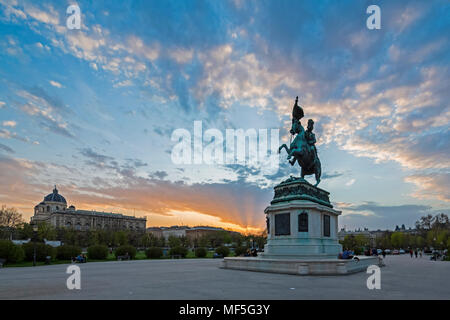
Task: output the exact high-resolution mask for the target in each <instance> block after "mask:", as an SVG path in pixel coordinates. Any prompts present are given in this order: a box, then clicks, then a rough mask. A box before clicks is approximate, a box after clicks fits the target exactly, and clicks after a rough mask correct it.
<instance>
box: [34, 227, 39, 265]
mask: <svg viewBox="0 0 450 320" xmlns="http://www.w3.org/2000/svg"><path fill="white" fill-rule="evenodd" d="M37 232H38V226H37V224H34V225H33V267H35V266H36V241H37Z"/></svg>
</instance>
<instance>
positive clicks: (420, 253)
mask: <svg viewBox="0 0 450 320" xmlns="http://www.w3.org/2000/svg"><path fill="white" fill-rule="evenodd" d="M419 255H420V257H421V258H422V250H420V251H419Z"/></svg>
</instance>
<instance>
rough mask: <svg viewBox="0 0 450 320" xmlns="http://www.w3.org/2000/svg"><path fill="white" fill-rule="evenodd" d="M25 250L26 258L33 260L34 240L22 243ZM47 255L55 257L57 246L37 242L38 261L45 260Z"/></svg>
mask: <svg viewBox="0 0 450 320" xmlns="http://www.w3.org/2000/svg"><path fill="white" fill-rule="evenodd" d="M22 248H23V250H24V251H25V260H26V261H33V252H34V243H33V242H32V241H30V242H28V243H25V244H23V245H22ZM47 256H51V257H52V259H54V258H55V256H56V254H55V248H53V247H52V246H49V245H48V244H45V243H42V242H37V243H36V261H45V258H46V257H47Z"/></svg>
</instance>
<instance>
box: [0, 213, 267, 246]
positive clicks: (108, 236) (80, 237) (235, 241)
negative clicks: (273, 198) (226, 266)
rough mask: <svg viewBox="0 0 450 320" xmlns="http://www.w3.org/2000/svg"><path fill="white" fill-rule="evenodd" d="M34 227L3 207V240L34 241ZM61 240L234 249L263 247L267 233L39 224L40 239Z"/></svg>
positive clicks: (0, 226) (76, 243) (0, 223)
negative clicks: (168, 232)
mask: <svg viewBox="0 0 450 320" xmlns="http://www.w3.org/2000/svg"><path fill="white" fill-rule="evenodd" d="M33 236H34V235H33V228H32V226H31V225H30V224H29V223H25V222H24V220H23V218H22V215H21V214H20V213H18V212H17V210H16V209H14V208H6V207H5V206H2V208H1V210H0V239H15V240H20V239H30V238H33ZM43 239H46V240H60V241H62V242H63V243H64V244H67V245H73V246H79V247H82V248H87V247H89V246H92V245H105V246H108V247H119V246H122V245H132V246H134V247H137V248H150V247H170V248H174V247H184V248H198V247H204V248H218V247H221V246H224V245H232V246H234V247H242V246H244V247H250V246H257V247H259V248H263V247H264V244H265V242H266V236H265V234H261V235H242V234H239V233H230V232H227V231H221V232H214V233H210V234H208V235H205V236H203V237H200V238H198V239H197V238H196V239H190V238H188V237H174V236H171V237H169V239H167V240H166V239H165V238H163V237H156V236H155V235H153V234H151V233H143V232H138V231H130V230H127V231H120V230H119V231H116V230H88V231H78V230H73V229H70V228H65V227H62V228H55V227H53V226H51V225H50V224H47V223H44V222H42V223H39V224H38V233H37V240H38V241H41V242H42V241H43Z"/></svg>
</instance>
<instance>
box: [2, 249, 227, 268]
mask: <svg viewBox="0 0 450 320" xmlns="http://www.w3.org/2000/svg"><path fill="white" fill-rule="evenodd" d="M213 255H214V251H208V252H207V254H206V257H205V258H212V257H213ZM229 256H230V257H233V256H234V253H233V252H230V255H229ZM146 259H147V256H146V255H145V251H138V252H137V253H136V258H135V260H146ZM161 259H171V257H170V256H168V255H166V256H164V257H162V258H161ZM185 259H197V257H196V256H195V253H194V251H193V250H189V251H188V254H187V255H186V258H185ZM116 260H117V259H116V256H115V255H114V253H109V254H108V257H107V258H106V260H97V259H88V263H89V262H105V261H116ZM70 263H71V261H70V260H52V261H51V263H50V264H70ZM44 265H45V262H39V261H38V262H36V266H44ZM32 266H33V262H32V261H23V262H19V263H11V264H6V265H4V267H5V268H17V267H32Z"/></svg>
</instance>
